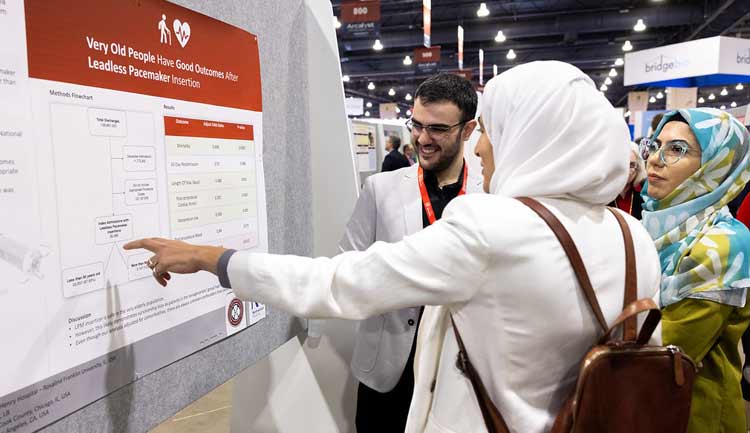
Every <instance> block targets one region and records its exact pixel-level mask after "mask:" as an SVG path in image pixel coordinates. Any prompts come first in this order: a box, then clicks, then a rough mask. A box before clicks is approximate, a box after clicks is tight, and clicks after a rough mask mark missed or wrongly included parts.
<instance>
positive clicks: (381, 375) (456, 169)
mask: <svg viewBox="0 0 750 433" xmlns="http://www.w3.org/2000/svg"><path fill="white" fill-rule="evenodd" d="M476 109H477V96H476V93H475V91H474V88H473V86H472V85H471V83H470V82H469V81H467V80H466V79H464V78H462V77H460V76H458V75H454V74H438V75H435V76H433V77H431V78H429V79H427V80H425V81H424V82H423V83H422V84H421V85H420V86H419V87H418V88H417V91H416V93H415V98H414V108H413V110H412V112H413V115H412V117H411V119H409V120H408V121H407V127H408V129H409V130H410V131H411V142H412V145H413V146H414V148H415V149H416V151H417V154H418V156H419V163H418V164H414V165H412V166H411V167H406V168H401V169H399V170H395V171H391V172H387V173H380V174H377V175H374V176H370V177H369V178H367V180H366V181H365V185H364V188H363V190H362V193H361V194H360V197H359V200H358V201H357V205H356V207H355V209H354V213H353V214H352V217H351V219H350V220H349V223H348V224H347V228H346V232H345V233H344V237H343V238H342V240H341V242H340V244H339V247H340V249H341V250H342V251H347V250H364V249H366V248H367V247H369V246H370V245H371V244H373V243H375V242H376V241H385V242H397V241H400V240H401V239H402V238H403V237H404V236H407V235H410V234H413V233H416V232H417V231H419V230H421V229H422V228H424V227H427V226H428V225H430V224H432V223H433V222H434V221H436V220H437V219H439V218H440V217H441V216H442V214H443V209H445V207H446V205H447V204H448V203H449V202H450V201H451V200H452V199H453V198H455V197H457V196H458V195H461V194H464V193H475V192H482V177H481V174H480V173H469V172H468V167H467V166H466V164H465V161H464V159H463V154H464V151H463V149H464V142H465V141H466V140H468V139H469V136H470V135H471V133H472V131H473V130H474V128H475V127H476V124H477V122H476V121H475V120H474V116H475V114H476ZM424 257H425V260H429V251H425V252H424ZM477 271H479V270H477ZM421 312H422V307H421V306H416V305H415V306H414V307H413V308H407V309H404V310H399V311H394V312H391V313H386V314H383V315H380V316H376V317H372V318H370V319H367V320H364V321H362V322H361V323H360V324H359V329H358V332H357V340H356V343H355V348H354V356H353V357H352V363H351V370H352V373H353V374H354V376H355V377H356V378H357V379H358V380H359V381H360V385H359V390H358V392H357V416H356V426H357V432H358V433H368V432H397V431H404V427H405V426H406V418H407V415H408V413H409V405H410V403H411V396H412V393H413V389H414V370H413V364H414V349H415V344H414V343H415V336H416V335H417V328H418V326H419V319H420V317H421Z"/></svg>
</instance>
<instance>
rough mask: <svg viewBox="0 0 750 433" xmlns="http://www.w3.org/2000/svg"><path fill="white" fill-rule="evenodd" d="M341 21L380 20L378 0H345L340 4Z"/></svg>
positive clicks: (363, 21)
mask: <svg viewBox="0 0 750 433" xmlns="http://www.w3.org/2000/svg"><path fill="white" fill-rule="evenodd" d="M341 21H342V22H344V23H367V22H379V21H380V0H362V1H347V2H344V3H342V4H341Z"/></svg>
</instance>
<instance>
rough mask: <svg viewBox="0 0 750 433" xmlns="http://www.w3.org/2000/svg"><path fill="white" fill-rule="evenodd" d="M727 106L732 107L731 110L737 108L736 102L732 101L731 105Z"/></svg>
mask: <svg viewBox="0 0 750 433" xmlns="http://www.w3.org/2000/svg"><path fill="white" fill-rule="evenodd" d="M729 106H730V107H732V108H735V107H736V106H737V103H736V102H734V101H732V103H731V104H729Z"/></svg>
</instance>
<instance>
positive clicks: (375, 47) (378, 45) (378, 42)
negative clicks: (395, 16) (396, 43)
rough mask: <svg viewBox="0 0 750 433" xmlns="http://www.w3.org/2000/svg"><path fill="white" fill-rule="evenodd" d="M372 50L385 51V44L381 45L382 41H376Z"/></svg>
mask: <svg viewBox="0 0 750 433" xmlns="http://www.w3.org/2000/svg"><path fill="white" fill-rule="evenodd" d="M372 49H373V50H375V51H380V50H382V49H383V44H381V43H380V39H375V43H374V44H372Z"/></svg>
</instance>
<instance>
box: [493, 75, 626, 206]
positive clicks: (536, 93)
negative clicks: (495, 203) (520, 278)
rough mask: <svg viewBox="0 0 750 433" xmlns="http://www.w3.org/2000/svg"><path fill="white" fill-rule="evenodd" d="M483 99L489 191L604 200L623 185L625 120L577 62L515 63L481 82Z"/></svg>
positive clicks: (508, 195) (588, 200)
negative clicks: (491, 162)
mask: <svg viewBox="0 0 750 433" xmlns="http://www.w3.org/2000/svg"><path fill="white" fill-rule="evenodd" d="M482 105H483V107H482V121H483V123H484V126H485V128H486V129H487V134H488V135H489V138H490V141H491V142H492V150H493V152H494V158H495V173H494V174H493V176H492V180H491V182H490V193H492V194H498V195H503V196H507V197H520V196H532V197H558V198H571V199H573V200H577V201H582V202H585V203H590V204H607V203H609V202H611V201H612V200H614V198H615V197H616V196H617V194H618V193H619V192H620V191H621V190H622V186H623V185H624V184H625V182H626V181H627V177H628V164H629V162H630V159H629V153H628V152H630V134H629V132H628V128H627V125H626V124H625V121H624V120H623V119H622V117H621V116H620V115H619V114H618V113H617V112H616V111H615V109H614V108H613V107H612V105H610V103H609V102H608V101H607V99H606V98H605V97H604V96H603V95H602V94H600V93H599V91H597V90H596V88H595V86H594V83H593V82H592V81H591V79H590V78H589V77H588V76H587V75H586V74H584V73H583V72H581V71H580V70H579V69H578V68H576V67H575V66H572V65H569V64H567V63H563V62H557V61H543V62H532V63H527V64H524V65H520V66H517V67H515V68H513V69H510V70H508V71H506V72H504V73H502V74H500V75H498V76H497V77H495V78H493V79H491V80H490V81H489V82H488V83H487V86H486V87H485V91H484V98H483V104H482Z"/></svg>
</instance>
